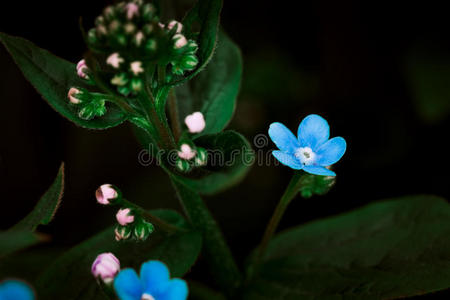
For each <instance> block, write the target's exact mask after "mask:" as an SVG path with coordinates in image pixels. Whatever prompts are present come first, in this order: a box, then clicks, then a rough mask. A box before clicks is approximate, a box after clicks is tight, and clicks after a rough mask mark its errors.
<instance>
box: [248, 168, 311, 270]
mask: <svg viewBox="0 0 450 300" xmlns="http://www.w3.org/2000/svg"><path fill="white" fill-rule="evenodd" d="M302 176H303V173H302V172H295V173H294V176H292V179H291V181H290V182H289V185H288V186H287V188H286V190H285V191H284V194H283V196H281V199H280V201H279V202H278V205H277V207H276V208H275V211H274V213H273V215H272V217H271V219H270V221H269V223H268V224H267V227H266V231H265V232H264V235H263V238H262V240H261V243H260V244H259V247H258V252H257V254H256V258H255V260H254V261H253V265H257V264H259V262H261V260H262V258H263V257H264V254H265V252H266V250H267V246H268V244H269V242H270V240H271V239H272V237H273V235H274V233H275V231H276V230H277V228H278V225H279V223H280V221H281V218H282V217H283V215H284V213H285V212H286V209H287V207H288V206H289V204H290V203H291V201H292V199H294V197H295V196H296V195H297V193H298V192H299V189H300V186H299V184H300V179H301V177H302Z"/></svg>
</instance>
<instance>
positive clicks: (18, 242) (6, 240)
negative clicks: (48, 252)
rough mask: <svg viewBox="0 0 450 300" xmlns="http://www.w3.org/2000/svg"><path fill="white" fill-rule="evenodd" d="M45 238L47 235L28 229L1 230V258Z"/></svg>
mask: <svg viewBox="0 0 450 300" xmlns="http://www.w3.org/2000/svg"><path fill="white" fill-rule="evenodd" d="M43 240H45V236H43V235H38V234H36V233H33V232H31V231H28V230H8V231H0V258H1V257H3V256H6V255H8V254H11V253H14V252H17V251H19V250H22V249H25V248H28V247H30V246H33V245H35V244H37V243H40V242H42V241H43Z"/></svg>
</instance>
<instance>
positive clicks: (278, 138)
mask: <svg viewBox="0 0 450 300" xmlns="http://www.w3.org/2000/svg"><path fill="white" fill-rule="evenodd" d="M269 136H270V138H271V139H272V141H273V142H274V143H275V145H277V147H278V148H279V149H280V150H282V151H284V152H286V153H290V154H294V153H295V150H297V149H298V148H299V147H300V144H299V142H298V140H297V138H296V137H295V135H294V134H293V133H292V132H291V131H290V130H289V129H288V128H287V127H286V126H284V125H283V124H281V123H278V122H275V123H272V124H270V127H269Z"/></svg>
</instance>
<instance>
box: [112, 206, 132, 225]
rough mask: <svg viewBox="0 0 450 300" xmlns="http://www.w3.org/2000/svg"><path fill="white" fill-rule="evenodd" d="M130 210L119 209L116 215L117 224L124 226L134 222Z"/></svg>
mask: <svg viewBox="0 0 450 300" xmlns="http://www.w3.org/2000/svg"><path fill="white" fill-rule="evenodd" d="M130 212H131V211H130V209H129V208H125V209H119V211H118V212H117V214H116V219H117V222H119V224H120V225H122V226H126V225H128V224H130V223H133V222H134V216H133V215H130Z"/></svg>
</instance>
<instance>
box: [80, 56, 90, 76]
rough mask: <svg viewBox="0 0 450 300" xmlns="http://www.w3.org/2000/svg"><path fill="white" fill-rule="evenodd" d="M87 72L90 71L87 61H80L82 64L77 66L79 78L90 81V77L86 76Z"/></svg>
mask: <svg viewBox="0 0 450 300" xmlns="http://www.w3.org/2000/svg"><path fill="white" fill-rule="evenodd" d="M87 70H88V67H87V65H86V61H85V60H84V59H82V60H80V62H79V63H78V64H77V74H78V76H79V77H80V78H83V79H89V78H88V75H87V74H86V71H87Z"/></svg>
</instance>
